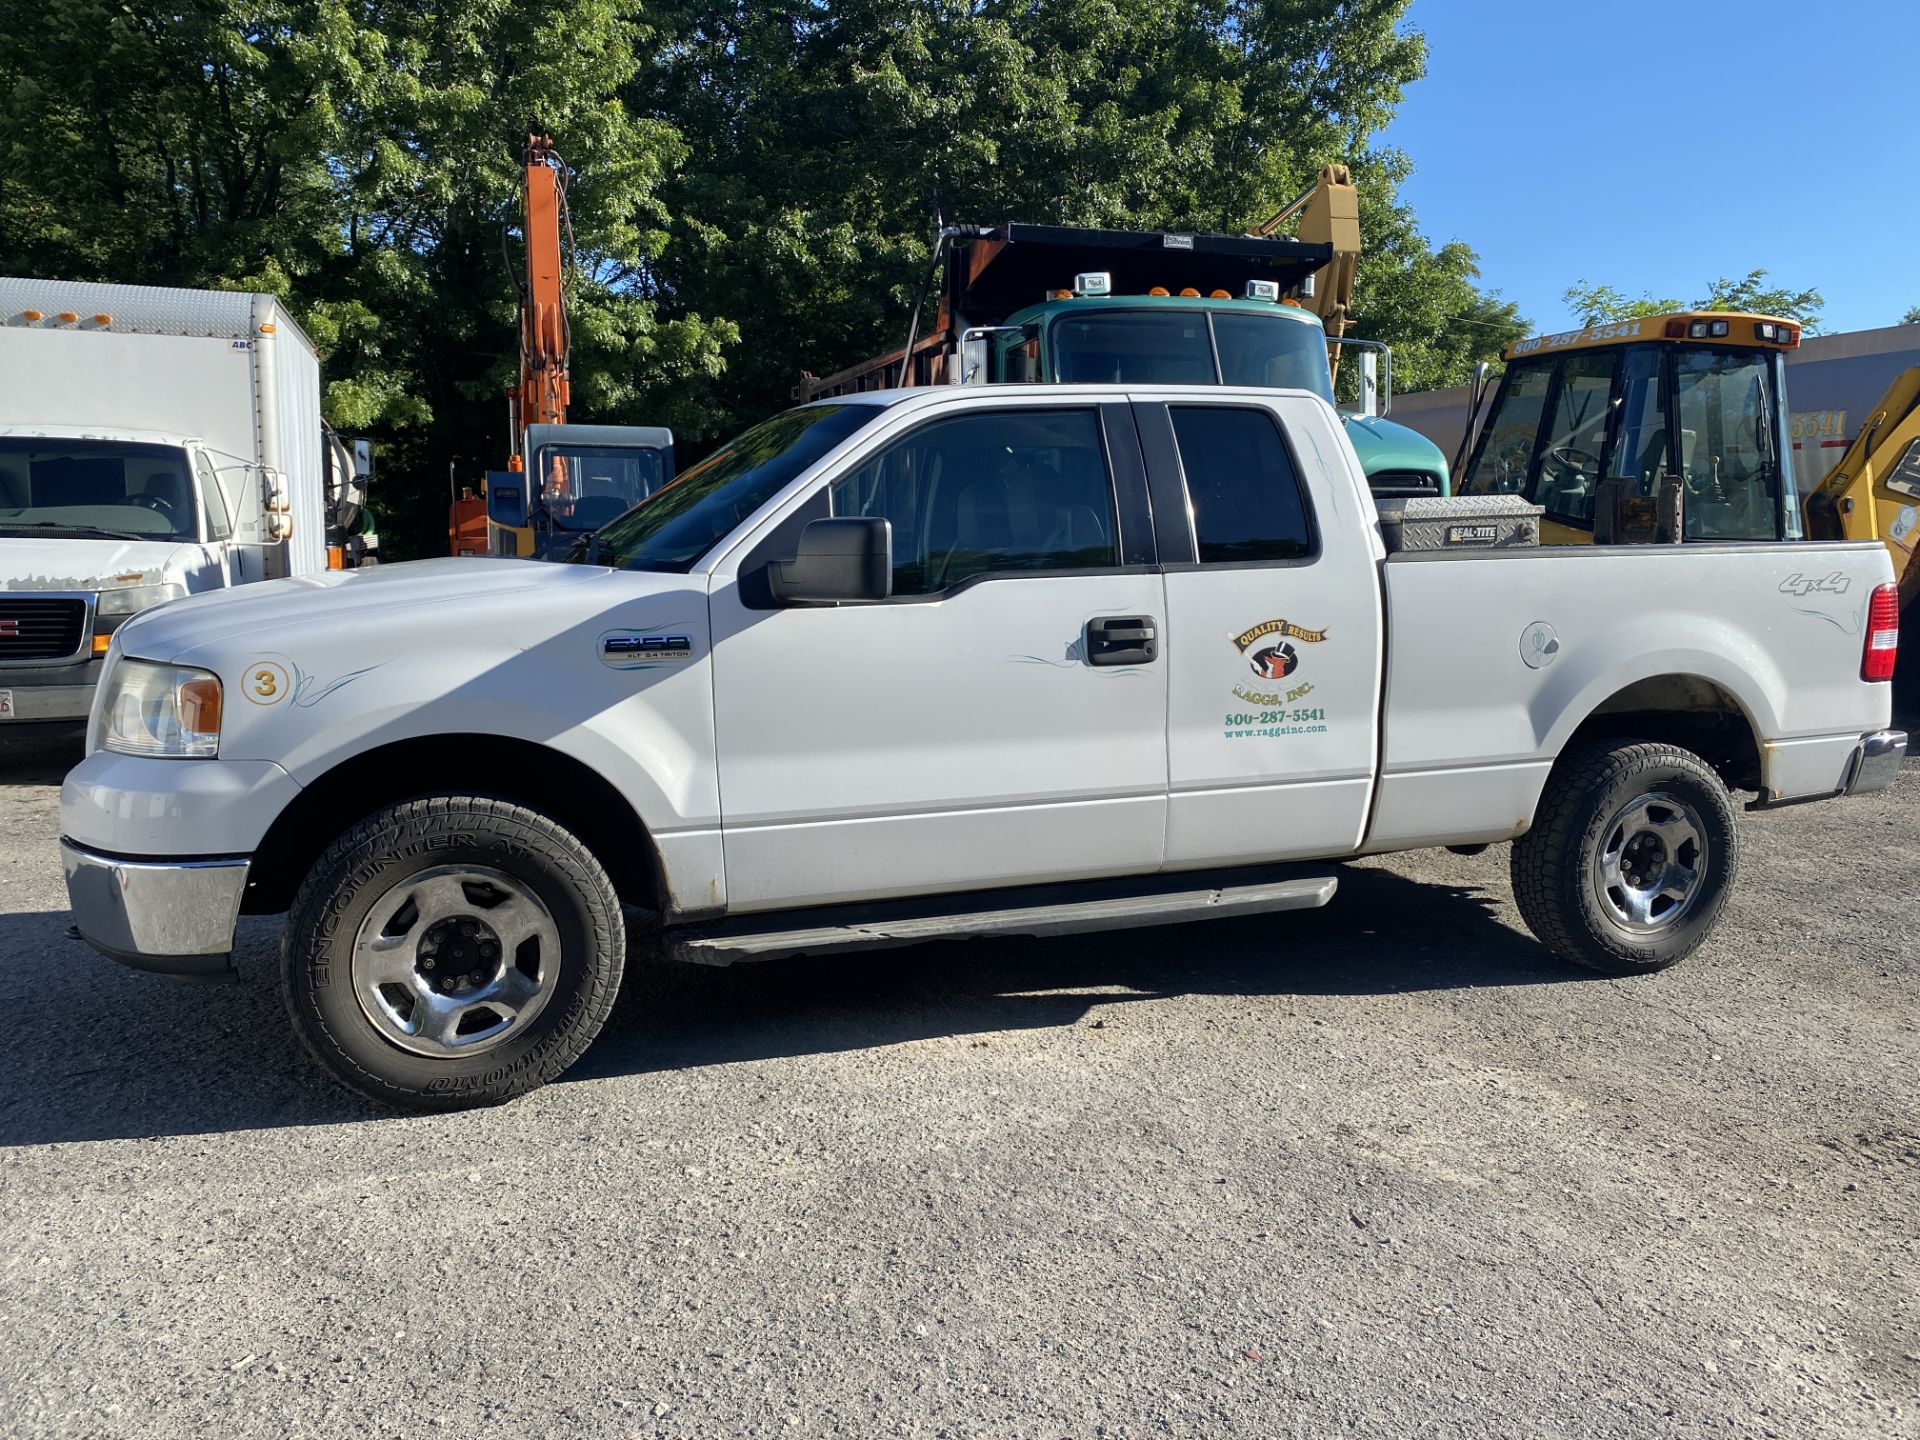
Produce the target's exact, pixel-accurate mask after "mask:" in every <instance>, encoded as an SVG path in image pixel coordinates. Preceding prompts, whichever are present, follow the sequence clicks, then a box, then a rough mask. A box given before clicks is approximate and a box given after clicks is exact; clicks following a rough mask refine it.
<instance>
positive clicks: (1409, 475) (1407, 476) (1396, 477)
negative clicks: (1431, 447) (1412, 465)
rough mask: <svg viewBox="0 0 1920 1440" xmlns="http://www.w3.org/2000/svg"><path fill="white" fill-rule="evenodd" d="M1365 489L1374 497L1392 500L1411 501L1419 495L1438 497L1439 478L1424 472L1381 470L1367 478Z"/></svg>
mask: <svg viewBox="0 0 1920 1440" xmlns="http://www.w3.org/2000/svg"><path fill="white" fill-rule="evenodd" d="M1367 488H1368V489H1370V490H1372V491H1373V493H1374V495H1375V497H1376V498H1378V497H1391V498H1394V499H1402V498H1405V499H1412V498H1416V497H1418V496H1421V495H1438V494H1439V493H1440V477H1439V476H1437V475H1433V474H1430V473H1429V472H1427V471H1425V470H1382V471H1380V472H1378V473H1377V474H1373V475H1369V476H1368V477H1367Z"/></svg>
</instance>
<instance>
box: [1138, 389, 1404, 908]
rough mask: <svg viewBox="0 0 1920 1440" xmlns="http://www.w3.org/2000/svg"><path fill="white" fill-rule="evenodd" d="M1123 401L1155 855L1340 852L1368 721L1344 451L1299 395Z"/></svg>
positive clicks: (1349, 465) (1375, 685) (1192, 861)
mask: <svg viewBox="0 0 1920 1440" xmlns="http://www.w3.org/2000/svg"><path fill="white" fill-rule="evenodd" d="M1136 410H1137V413H1138V416H1139V422H1140V435H1141V439H1142V441H1143V443H1144V446H1145V450H1146V455H1147V460H1148V464H1149V467H1150V469H1151V471H1152V477H1153V500H1154V517H1155V524H1156V526H1157V527H1158V530H1159V550H1160V555H1161V558H1162V560H1163V561H1164V562H1165V569H1166V585H1167V628H1168V639H1167V657H1168V683H1169V688H1170V696H1171V699H1170V702H1169V707H1168V737H1167V760H1168V767H1169V774H1168V781H1169V790H1170V796H1169V810H1168V817H1167V868H1169V869H1175V870H1177V869H1193V868H1197V867H1200V866H1205V865H1216V864H1235V863H1253V862H1259V861H1267V860H1285V859H1297V858H1303V857H1317V856H1323V855H1340V854H1344V853H1347V852H1350V851H1352V850H1354V849H1356V848H1358V846H1359V844H1360V839H1361V836H1362V834H1363V833H1364V831H1365V829H1366V821H1367V813H1368V807H1369V805H1370V803H1371V800H1372V794H1373V777H1374V768H1375V764H1376V751H1377V747H1378V740H1379V724H1380V657H1381V601H1380V580H1379V575H1378V571H1377V564H1378V557H1377V554H1376V551H1375V549H1374V548H1373V546H1372V545H1370V544H1369V543H1368V541H1367V538H1366V536H1367V534H1368V533H1370V532H1371V530H1372V526H1373V520H1374V514H1373V501H1372V498H1371V496H1370V495H1369V494H1368V492H1367V488H1366V482H1365V477H1364V476H1362V475H1361V474H1360V471H1359V464H1358V462H1357V460H1355V459H1354V457H1353V453H1352V450H1351V449H1350V448H1349V447H1348V446H1347V443H1346V441H1345V439H1344V437H1343V436H1342V435H1341V433H1340V430H1339V426H1338V423H1337V421H1336V419H1335V417H1334V415H1333V412H1332V410H1331V409H1329V408H1328V407H1327V406H1326V405H1324V404H1321V403H1318V402H1316V401H1313V400H1309V399H1305V398H1284V399H1276V400H1274V401H1254V400H1250V399H1229V398H1225V397H1223V398H1222V399H1221V400H1219V401H1212V400H1197V399H1194V398H1192V397H1191V396H1188V397H1183V398H1180V399H1173V398H1171V397H1168V398H1167V399H1166V400H1165V401H1164V402H1158V401H1148V400H1146V399H1145V398H1143V399H1142V401H1141V402H1140V403H1139V404H1138V405H1137V406H1136ZM1189 517H1190V520H1189Z"/></svg>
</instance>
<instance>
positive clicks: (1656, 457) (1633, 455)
mask: <svg viewBox="0 0 1920 1440" xmlns="http://www.w3.org/2000/svg"><path fill="white" fill-rule="evenodd" d="M1660 361H1661V351H1660V348H1659V347H1658V346H1653V345H1632V346H1629V347H1628V348H1627V357H1626V360H1625V361H1624V364H1625V370H1624V371H1623V373H1622V375H1621V377H1620V394H1621V406H1620V440H1619V443H1618V445H1617V447H1616V449H1615V451H1614V461H1613V463H1612V464H1611V465H1610V466H1608V467H1607V473H1608V474H1610V475H1624V476H1626V477H1627V478H1628V479H1630V480H1638V481H1640V493H1641V494H1642V495H1648V494H1651V493H1653V484H1652V482H1654V481H1657V480H1658V479H1659V478H1660V476H1661V475H1662V474H1665V473H1667V471H1666V470H1665V466H1666V464H1667V403H1666V396H1665V395H1664V394H1663V393H1662V391H1661V388H1660Z"/></svg>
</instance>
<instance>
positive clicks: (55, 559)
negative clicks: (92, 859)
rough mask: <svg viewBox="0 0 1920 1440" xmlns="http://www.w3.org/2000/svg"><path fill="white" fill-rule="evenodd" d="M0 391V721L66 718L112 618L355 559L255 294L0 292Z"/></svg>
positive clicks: (307, 381) (347, 470)
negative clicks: (4, 404) (2, 408)
mask: <svg viewBox="0 0 1920 1440" xmlns="http://www.w3.org/2000/svg"><path fill="white" fill-rule="evenodd" d="M0 387H4V391H5V394H6V395H7V397H8V411H9V414H8V416H7V420H8V422H9V423H8V424H7V425H5V426H4V427H0V725H4V724H8V723H27V722H42V721H44V722H56V723H77V722H79V721H83V720H84V719H85V718H86V715H87V711H88V707H89V705H90V703H91V700H92V695H93V688H94V684H95V682H96V681H97V680H98V678H99V677H98V670H99V665H98V659H99V657H100V656H102V655H104V654H105V653H106V650H107V646H108V644H109V642H110V637H111V635H112V633H113V631H114V629H115V628H116V627H117V626H118V625H119V624H120V623H121V622H122V621H124V620H125V619H126V618H127V617H129V616H131V615H134V614H136V613H138V612H140V611H142V610H146V609H149V608H151V607H152V606H155V605H159V604H163V603H165V602H166V601H169V600H177V599H180V598H182V597H184V596H187V595H191V594H197V593H200V592H203V591H207V590H216V589H222V588H225V587H228V586H234V585H245V584H251V583H253V582H256V581H260V580H269V579H277V578H282V577H287V576H310V575H316V574H319V573H322V572H324V571H325V570H327V569H328V568H329V567H330V566H331V567H333V568H340V567H343V566H344V565H346V563H347V562H348V559H349V556H350V554H351V555H353V556H357V555H359V554H360V553H361V552H362V551H363V550H364V549H365V548H366V547H365V541H364V537H359V536H356V537H354V539H353V540H349V539H347V538H346V536H345V531H346V530H347V529H349V528H357V527H358V525H359V522H360V521H362V520H364V518H365V512H364V508H363V506H364V500H365V494H364V483H363V482H364V478H365V474H364V472H365V470H366V468H367V462H366V460H365V459H364V458H362V459H360V460H358V461H356V458H355V457H354V456H353V455H351V454H349V453H348V452H347V450H346V449H345V448H344V447H343V446H342V445H341V444H340V442H339V441H338V440H336V439H334V437H333V436H332V435H331V434H330V433H329V432H328V431H327V430H326V427H325V426H324V425H323V424H322V423H321V419H320V367H319V361H318V360H317V359H316V358H315V355H314V351H313V346H312V345H311V343H309V342H308V340H307V338H306V337H305V336H304V335H303V334H301V333H300V330H299V327H298V326H297V325H295V324H294V322H293V320H292V318H291V317H290V316H289V315H288V314H287V313H286V311H285V309H284V308H283V307H282V306H281V304H280V302H279V301H278V300H277V299H275V298H274V297H273V296H270V295H245V294H229V293H219V292H211V291H198V290H173V289H159V288H153V287H146V286H123V285H91V284H72V283H65V282H58V281H44V280H23V279H7V278H0Z"/></svg>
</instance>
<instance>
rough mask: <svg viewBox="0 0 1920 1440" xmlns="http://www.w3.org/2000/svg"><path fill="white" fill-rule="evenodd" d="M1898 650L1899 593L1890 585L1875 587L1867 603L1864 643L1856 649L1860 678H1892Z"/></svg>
mask: <svg viewBox="0 0 1920 1440" xmlns="http://www.w3.org/2000/svg"><path fill="white" fill-rule="evenodd" d="M1899 649H1900V592H1899V591H1898V590H1897V589H1895V588H1894V587H1893V586H1891V585H1878V586H1875V587H1874V591H1873V598H1872V599H1871V600H1869V601H1868V602H1867V644H1866V649H1864V650H1862V651H1861V652H1860V678H1861V679H1862V680H1891V679H1893V657H1894V655H1895V654H1896V653H1898V651H1899Z"/></svg>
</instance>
